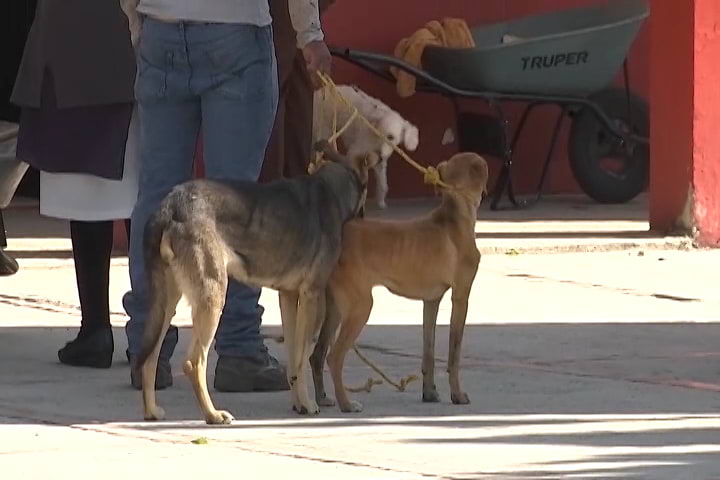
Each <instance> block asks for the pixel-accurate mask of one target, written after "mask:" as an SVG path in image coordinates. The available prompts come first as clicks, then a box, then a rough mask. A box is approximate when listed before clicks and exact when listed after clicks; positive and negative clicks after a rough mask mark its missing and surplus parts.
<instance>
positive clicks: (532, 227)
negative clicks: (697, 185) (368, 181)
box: [0, 200, 720, 480]
mask: <svg viewBox="0 0 720 480" xmlns="http://www.w3.org/2000/svg"><path fill="white" fill-rule="evenodd" d="M548 203H550V202H548ZM630 207H632V208H630ZM418 208H419V207H418V206H416V205H412V204H403V205H400V206H399V207H398V208H396V209H394V210H393V213H392V215H399V216H401V215H405V214H408V213H410V212H415V211H417V209H418ZM595 208H596V207H595V206H594V205H590V204H585V203H582V202H580V203H578V202H577V201H575V202H569V203H568V202H567V201H565V200H558V201H556V202H555V203H551V204H549V205H548V204H545V206H542V204H541V206H539V208H538V209H534V210H532V211H528V212H525V214H524V215H525V217H524V220H523V219H522V218H521V217H514V215H518V214H517V213H516V212H507V213H491V212H486V214H487V216H488V218H487V219H485V220H483V221H481V222H479V223H478V244H479V246H480V248H481V249H482V250H483V251H484V252H485V255H484V256H483V260H482V263H481V268H480V273H479V275H478V278H477V281H476V284H475V286H474V289H473V293H472V297H471V301H470V311H469V315H468V327H467V329H466V336H465V342H464V348H463V372H462V380H463V384H464V388H465V389H466V390H467V391H468V393H469V394H470V397H471V400H472V404H471V405H468V406H454V405H452V404H450V402H449V391H448V385H447V375H446V374H445V373H444V366H445V365H444V359H445V357H446V355H447V335H448V329H447V323H448V317H449V307H450V305H449V301H448V300H447V299H446V301H445V302H443V305H442V307H441V313H440V323H441V327H439V328H438V332H437V335H438V342H437V359H438V360H437V362H438V363H437V369H438V375H437V381H438V388H439V390H440V393H441V396H442V402H441V403H440V404H423V403H422V402H421V401H420V384H419V383H412V384H411V385H410V386H409V387H408V391H406V392H396V391H394V390H392V389H391V388H390V387H389V386H388V385H380V386H376V387H375V388H374V389H373V391H372V392H371V393H360V394H354V398H355V399H357V400H360V401H362V402H363V403H364V404H365V410H364V412H363V413H361V414H355V415H344V414H341V413H339V412H338V411H337V410H336V409H334V408H325V409H324V410H323V411H322V412H321V414H320V416H318V417H315V418H304V417H299V416H296V415H295V414H293V413H292V412H291V411H290V408H289V396H288V394H286V393H278V394H222V393H218V392H211V393H212V395H213V397H214V398H215V401H216V403H217V404H218V406H221V407H223V408H227V409H229V410H231V411H232V412H233V414H234V415H235V417H236V418H237V421H236V422H235V423H234V424H233V425H231V426H228V427H212V428H211V427H207V426H206V425H204V424H203V423H201V422H200V421H198V418H199V412H198V408H197V406H196V404H195V401H194V399H193V396H192V392H191V389H190V386H189V384H188V382H187V381H186V380H185V379H184V378H183V377H182V374H181V369H180V367H179V362H180V361H181V359H182V358H183V355H182V354H184V352H185V348H186V346H187V343H186V342H187V340H188V338H189V332H188V331H187V330H186V329H185V328H181V345H180V347H179V348H178V352H177V355H176V356H175V358H174V365H173V366H174V372H175V375H176V385H175V387H173V388H172V389H170V390H167V391H164V392H161V393H160V394H159V401H160V403H161V405H163V406H164V407H165V409H166V411H167V413H168V420H167V421H166V422H162V423H156V424H151V423H146V422H143V421H142V416H141V403H140V395H139V393H138V392H135V391H134V390H131V389H130V388H129V386H128V383H129V372H128V367H127V364H126V362H125V361H124V358H123V357H124V349H125V338H124V334H123V332H122V325H123V324H124V322H125V320H126V319H125V317H124V315H123V313H122V308H121V305H120V297H121V295H122V293H123V292H124V291H125V290H126V289H127V286H128V285H127V283H128V282H127V270H126V268H127V260H126V258H124V257H122V256H119V257H117V258H115V259H114V260H113V267H112V272H111V275H112V282H111V283H112V286H111V299H112V305H111V310H112V311H113V323H114V325H115V326H116V327H117V328H116V329H115V333H116V335H115V343H116V355H115V360H116V361H115V364H114V366H113V368H112V369H110V370H108V371H96V370H87V369H74V368H67V367H63V366H61V365H59V364H58V363H57V359H56V351H57V349H58V347H60V346H61V345H62V344H63V343H64V342H65V341H67V340H68V339H70V338H71V337H72V336H73V334H74V332H75V329H76V328H77V324H78V307H77V294H76V292H75V286H74V277H73V269H72V260H71V259H70V258H69V255H68V252H69V242H68V240H67V238H66V233H65V231H64V228H65V227H64V226H63V225H62V224H61V223H56V222H52V221H50V222H48V221H47V220H40V219H38V218H37V216H34V215H33V214H32V212H31V209H30V208H25V209H23V208H16V209H14V210H12V211H11V212H10V214H9V215H8V217H7V224H8V233H9V235H10V237H11V238H10V249H11V251H13V252H16V253H17V254H18V257H19V259H20V262H21V271H20V273H19V274H18V275H16V276H14V277H9V278H4V279H0V365H2V367H0V471H1V472H2V477H3V478H15V477H19V476H20V475H22V476H25V477H27V478H61V479H62V478H73V479H75V478H91V477H97V476H100V475H102V477H103V478H107V479H114V478H118V479H119V478H122V479H127V478H129V477H130V478H133V477H138V476H140V478H151V476H152V475H154V476H158V477H159V476H160V475H162V476H164V477H167V476H169V475H172V476H176V477H178V478H187V477H191V476H192V477H197V476H198V475H204V476H208V477H209V476H212V475H221V476H223V477H226V476H230V475H243V476H247V475H254V474H257V475H263V476H266V478H280V477H281V476H288V475H292V476H293V477H294V478H319V477H321V476H326V477H328V478H350V479H354V478H358V479H365V478H383V479H384V478H392V479H416V478H417V479H458V480H465V479H494V478H498V479H550V478H633V479H636V478H642V479H692V480H710V479H720V348H719V347H718V338H720V325H718V322H719V321H720V296H719V295H718V293H717V292H718V283H719V282H718V280H719V279H720V276H719V274H718V271H720V252H716V251H698V250H688V242H687V240H685V239H682V238H658V237H653V236H651V235H648V234H647V233H646V230H647V224H646V222H645V221H644V219H643V217H642V204H638V205H634V206H633V205H630V206H629V207H627V208H626V209H624V210H623V209H617V210H613V209H612V208H611V209H605V210H599V209H598V210H596V209H595ZM633 208H634V209H635V210H633ZM588 210H590V213H588ZM493 215H495V216H493ZM533 216H535V218H533V219H532V220H528V218H532V217H533ZM603 217H606V218H603ZM583 250H585V252H583ZM587 251H593V252H594V253H587ZM564 252H574V253H564ZM263 304H264V305H265V306H266V308H267V312H266V316H265V319H264V324H265V332H266V334H267V335H268V336H269V337H270V338H271V339H270V340H269V341H268V343H269V345H270V347H271V349H272V350H273V352H275V353H277V354H278V355H279V356H280V357H281V358H284V357H285V354H284V350H283V346H282V345H279V344H277V343H276V342H274V341H273V340H272V338H273V337H276V336H278V335H279V334H280V328H279V323H280V322H279V312H278V308H277V299H276V296H275V295H274V293H272V292H270V291H266V292H265V293H264V294H263ZM188 314H189V312H188V310H187V308H186V307H185V306H184V305H183V306H182V308H180V309H179V311H178V316H177V318H176V324H178V325H179V326H181V327H187V326H188V320H189V315H188ZM421 323H422V322H421V306H420V305H419V303H417V302H412V301H407V300H403V299H398V298H397V297H394V296H392V295H390V294H389V293H387V292H385V291H384V290H378V291H377V292H376V303H375V308H374V310H373V314H372V317H371V324H370V325H369V326H368V328H367V329H366V330H365V331H364V332H363V335H362V337H361V339H360V346H361V348H363V349H364V353H365V354H366V355H368V356H369V357H370V358H372V359H373V360H374V361H375V362H376V363H378V364H379V365H381V366H382V367H383V368H384V369H385V370H386V371H387V373H388V374H389V375H391V376H392V377H394V378H399V377H401V376H405V375H407V374H411V373H419V369H420V353H421V349H420V341H421V327H420V325H421ZM214 360H215V359H214V356H213V359H212V362H211V369H210V370H211V372H212V368H213V367H214ZM347 376H348V383H350V384H361V383H363V382H364V381H365V380H366V379H367V378H368V377H369V376H374V375H373V374H372V372H370V371H369V370H368V368H367V367H366V366H365V365H363V364H362V363H360V362H359V361H358V359H357V358H356V357H355V356H354V355H352V354H351V355H350V357H349V362H348V367H347ZM210 380H212V378H211V379H210ZM198 438H205V439H207V443H206V444H193V443H192V441H193V440H196V439H198Z"/></svg>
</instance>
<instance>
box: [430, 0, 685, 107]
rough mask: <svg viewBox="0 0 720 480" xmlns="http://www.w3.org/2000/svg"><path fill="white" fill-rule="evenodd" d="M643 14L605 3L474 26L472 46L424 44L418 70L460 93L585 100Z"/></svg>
mask: <svg viewBox="0 0 720 480" xmlns="http://www.w3.org/2000/svg"><path fill="white" fill-rule="evenodd" d="M670 1H673V0H670ZM649 15H650V7H649V5H648V2H647V1H646V0H612V1H606V2H603V4H602V5H599V6H593V7H585V8H574V9H570V10H564V11H560V12H553V13H548V14H542V15H533V16H528V17H524V18H521V19H519V20H513V21H509V22H503V23H497V24H492V25H487V26H479V27H476V28H474V29H472V34H473V38H474V40H475V43H476V46H475V48H464V49H452V48H444V47H435V46H428V47H427V48H426V49H425V52H424V54H423V59H422V63H423V69H424V70H425V71H427V72H428V73H429V74H430V75H432V76H433V77H435V78H437V79H439V80H442V81H444V82H446V83H447V84H449V85H452V86H454V87H456V88H461V89H466V90H475V91H492V92H502V93H510V92H512V93H515V94H517V93H532V94H543V95H558V94H560V95H583V96H584V95H589V94H592V93H596V92H598V91H600V90H602V89H604V88H606V87H608V86H609V85H610V84H611V83H612V82H613V79H614V78H615V75H616V73H617V72H618V70H619V69H620V67H621V66H622V64H623V62H624V61H625V58H626V57H627V53H628V50H629V49H630V47H631V45H632V43H633V41H634V40H635V37H636V36H637V33H638V31H639V30H640V27H641V26H642V24H643V22H644V21H645V19H646V18H647V17H648V16H649Z"/></svg>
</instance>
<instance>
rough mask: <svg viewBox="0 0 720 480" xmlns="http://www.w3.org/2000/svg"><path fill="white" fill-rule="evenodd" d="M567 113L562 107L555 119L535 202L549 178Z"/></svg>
mask: <svg viewBox="0 0 720 480" xmlns="http://www.w3.org/2000/svg"><path fill="white" fill-rule="evenodd" d="M565 114H566V112H565V108H561V109H560V113H558V117H557V120H555V129H554V130H553V133H552V137H551V140H550V148H549V149H548V152H547V157H545V163H544V164H543V169H542V173H541V174H540V181H539V182H538V186H537V192H536V195H535V200H534V201H533V203H535V202H537V201H539V200H540V198H542V194H543V188H545V180H546V179H547V174H548V171H549V170H550V162H551V161H552V158H553V155H555V147H556V146H557V141H558V138H559V137H560V131H561V130H562V124H563V120H565Z"/></svg>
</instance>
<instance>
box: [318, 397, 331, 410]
mask: <svg viewBox="0 0 720 480" xmlns="http://www.w3.org/2000/svg"><path fill="white" fill-rule="evenodd" d="M317 404H318V405H320V406H321V407H334V406H335V400H333V398H332V397H328V396H327V395H323V396H322V397H320V398H318V399H317Z"/></svg>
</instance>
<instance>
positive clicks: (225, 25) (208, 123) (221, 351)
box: [123, 0, 331, 392]
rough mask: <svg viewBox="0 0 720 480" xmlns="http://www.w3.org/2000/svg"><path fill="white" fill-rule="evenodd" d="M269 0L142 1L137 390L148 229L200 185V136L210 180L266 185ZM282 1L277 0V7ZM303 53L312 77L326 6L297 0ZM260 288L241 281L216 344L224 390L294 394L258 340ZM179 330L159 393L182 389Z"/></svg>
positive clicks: (294, 8)
mask: <svg viewBox="0 0 720 480" xmlns="http://www.w3.org/2000/svg"><path fill="white" fill-rule="evenodd" d="M268 1H269V0H202V1H199V0H139V1H138V5H137V10H138V12H139V13H140V14H141V15H142V18H143V24H142V30H141V33H140V41H139V47H138V52H137V57H138V71H137V79H136V83H135V96H136V98H137V103H138V111H139V115H140V124H141V129H142V130H141V141H140V185H139V192H138V199H137V204H136V206H135V208H134V210H133V214H132V220H131V221H132V225H133V228H132V231H131V238H130V251H129V269H130V284H131V291H130V292H128V293H126V294H125V296H124V298H123V304H124V306H125V310H126V312H127V313H128V315H129V316H130V320H129V321H128V323H127V325H126V327H125V330H126V333H127V337H128V351H127V354H128V359H129V360H130V363H131V383H132V385H133V386H134V387H135V388H137V389H140V388H141V383H142V379H141V369H140V368H139V367H140V366H139V365H137V364H136V362H135V361H134V358H135V357H136V355H137V354H138V353H139V350H140V343H141V338H142V335H143V330H144V325H145V321H146V317H147V312H148V298H147V285H146V279H145V272H144V258H143V248H142V242H143V232H144V227H145V224H146V223H147V221H148V218H149V217H150V215H152V213H153V212H155V210H156V209H157V208H158V206H159V205H160V202H161V201H162V199H163V198H164V197H165V196H166V195H167V194H168V193H169V192H170V191H171V190H172V188H173V187H175V186H176V185H178V184H180V183H183V182H185V181H187V180H190V179H191V178H192V172H193V156H194V152H195V147H196V141H197V139H198V135H199V133H200V130H201V128H202V134H203V140H204V159H205V172H206V177H207V178H211V179H233V180H249V181H257V179H258V176H259V174H260V170H261V167H262V163H263V158H264V155H265V149H266V147H267V144H268V141H269V138H270V134H271V131H272V127H273V122H274V118H275V113H276V108H277V102H278V75H277V67H276V60H275V53H274V47H273V35H272V27H271V21H272V19H271V16H270V11H269V6H268ZM270 1H272V0H270ZM288 7H289V10H290V16H291V19H292V23H293V27H294V29H295V31H296V32H297V40H298V47H299V48H300V49H302V51H303V54H304V56H305V59H306V62H307V66H308V71H309V72H310V74H311V76H312V77H313V79H314V80H315V81H316V82H317V78H316V77H314V73H315V72H318V71H322V72H329V69H330V63H331V62H330V53H329V52H328V49H327V46H326V45H325V43H324V36H323V32H322V30H321V28H320V21H319V14H318V6H317V1H316V0H289V5H288ZM259 298H260V290H259V289H255V288H250V287H248V286H246V285H241V284H239V283H237V282H234V281H231V282H230V285H229V287H228V292H227V299H226V304H225V309H224V310H223V314H222V317H221V320H220V325H219V327H218V331H217V334H216V337H215V340H216V342H215V349H216V351H217V353H218V355H219V358H218V363H217V367H216V369H215V382H214V385H215V388H216V389H217V390H220V391H232V392H246V391H277V390H288V389H289V385H288V383H287V376H286V372H285V369H284V368H283V367H282V366H281V365H280V364H279V363H278V362H277V360H276V359H274V358H273V357H272V356H271V355H270V354H269V353H268V350H267V347H266V346H265V344H264V342H263V339H262V336H261V335H260V323H261V319H262V314H263V308H262V306H260V305H259ZM177 341H178V331H177V328H171V329H170V330H169V331H168V334H167V336H166V337H165V339H164V341H163V344H162V348H161V351H160V361H159V363H158V372H157V380H156V383H155V387H156V388H157V389H162V388H166V387H168V386H170V385H172V372H171V369H170V357H171V355H172V353H173V350H174V349H175V346H176V344H177Z"/></svg>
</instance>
